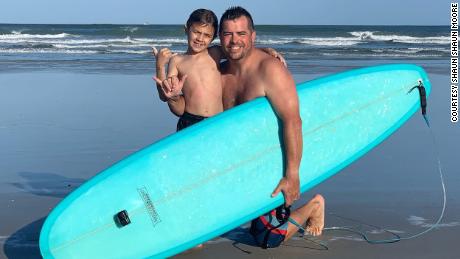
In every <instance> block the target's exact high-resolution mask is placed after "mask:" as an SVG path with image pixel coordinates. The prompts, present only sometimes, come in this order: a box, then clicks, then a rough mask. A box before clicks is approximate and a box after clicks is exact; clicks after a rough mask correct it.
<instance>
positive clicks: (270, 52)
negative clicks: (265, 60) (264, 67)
mask: <svg viewBox="0 0 460 259" xmlns="http://www.w3.org/2000/svg"><path fill="white" fill-rule="evenodd" d="M263 50H264V51H265V52H267V54H268V55H270V56H272V57H274V58H276V59H278V60H279V61H281V63H283V65H284V66H285V67H287V63H286V60H285V59H284V57H283V56H282V55H281V54H280V53H279V52H278V51H276V50H274V49H272V48H264V49H263Z"/></svg>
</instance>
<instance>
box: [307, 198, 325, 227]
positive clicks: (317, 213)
mask: <svg viewBox="0 0 460 259" xmlns="http://www.w3.org/2000/svg"><path fill="white" fill-rule="evenodd" d="M312 202H313V203H314V204H315V205H316V206H317V207H316V208H315V209H314V211H313V212H312V214H311V217H310V218H309V219H308V221H307V227H306V229H305V230H306V231H307V232H308V233H309V234H310V235H312V236H319V235H321V233H322V232H323V228H324V207H325V203H324V198H323V196H321V195H319V194H317V195H315V197H314V198H313V199H312Z"/></svg>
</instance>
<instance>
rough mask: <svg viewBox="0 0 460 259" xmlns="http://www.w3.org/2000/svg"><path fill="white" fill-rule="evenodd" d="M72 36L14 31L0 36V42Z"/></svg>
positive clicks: (68, 35) (67, 35)
mask: <svg viewBox="0 0 460 259" xmlns="http://www.w3.org/2000/svg"><path fill="white" fill-rule="evenodd" d="M70 36H72V35H71V34H68V33H59V34H22V33H21V32H16V31H13V33H10V34H0V40H2V39H6V40H8V39H11V40H14V39H61V38H66V37H70Z"/></svg>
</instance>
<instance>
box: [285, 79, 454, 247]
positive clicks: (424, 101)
mask: <svg viewBox="0 0 460 259" xmlns="http://www.w3.org/2000/svg"><path fill="white" fill-rule="evenodd" d="M418 82H419V84H418V85H416V86H414V87H412V88H411V89H410V90H409V91H408V92H407V94H409V93H411V92H412V91H413V90H414V89H418V91H419V95H420V107H421V111H422V115H423V119H424V120H425V124H426V125H427V127H428V130H429V132H430V135H431V140H432V144H433V146H434V152H435V157H436V160H437V168H438V172H439V177H440V180H441V186H442V192H443V205H442V210H441V213H440V215H439V217H438V220H437V221H436V222H435V223H434V224H432V225H431V226H430V227H429V228H428V229H426V230H424V231H421V232H419V233H417V234H414V235H411V236H406V237H404V236H400V235H398V234H396V233H394V232H392V231H390V230H386V229H382V228H380V227H377V226H373V225H369V224H365V223H363V222H360V224H364V225H367V226H370V227H373V228H375V229H377V230H380V231H383V232H386V233H389V234H391V235H393V236H395V238H390V239H370V238H369V237H368V236H367V235H366V234H365V233H364V232H363V231H359V230H355V229H354V228H353V227H348V226H341V227H328V228H324V229H323V231H347V232H352V233H354V234H357V235H359V236H361V238H362V239H363V240H364V241H366V242H367V243H369V244H391V243H396V242H399V241H401V240H409V239H413V238H417V237H420V236H422V235H424V234H426V233H428V232H430V231H431V230H433V229H435V228H436V227H438V226H439V224H440V223H441V220H442V218H443V217H444V213H445V210H446V203H447V191H446V186H445V183H444V175H443V172H442V163H441V158H440V154H439V146H438V143H437V141H436V137H435V135H434V132H433V129H432V128H431V124H430V121H429V118H428V115H427V114H426V111H427V109H426V108H427V98H426V90H425V87H424V86H423V82H422V80H419V81H418ZM329 215H334V216H336V217H340V218H343V219H347V220H350V221H355V222H357V220H353V219H349V218H345V217H342V216H339V215H335V214H332V213H329ZM291 223H293V224H294V225H296V226H297V227H298V228H299V229H300V230H301V231H302V232H303V233H304V239H306V240H308V241H312V242H314V243H316V244H318V245H320V246H322V247H323V248H324V249H325V250H328V249H329V248H328V247H327V244H326V243H325V242H324V241H318V240H316V239H315V238H314V237H313V236H311V235H309V234H308V232H307V231H306V230H305V228H303V227H302V226H300V225H299V224H298V223H297V222H292V221H291ZM296 223H297V224H296ZM305 236H308V237H305ZM312 237H313V238H314V240H310V239H311V238H312Z"/></svg>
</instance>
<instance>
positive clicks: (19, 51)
mask: <svg viewBox="0 0 460 259" xmlns="http://www.w3.org/2000/svg"><path fill="white" fill-rule="evenodd" d="M0 53H10V54H14V53H47V54H48V53H55V54H97V53H98V51H95V50H66V49H1V48H0Z"/></svg>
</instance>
